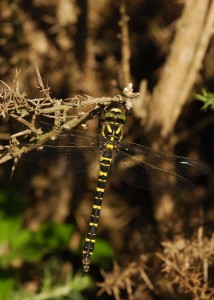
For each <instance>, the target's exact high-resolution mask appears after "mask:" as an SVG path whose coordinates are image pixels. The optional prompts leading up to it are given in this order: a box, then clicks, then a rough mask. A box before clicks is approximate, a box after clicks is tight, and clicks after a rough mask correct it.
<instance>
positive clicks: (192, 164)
mask: <svg viewBox="0 0 214 300" xmlns="http://www.w3.org/2000/svg"><path fill="white" fill-rule="evenodd" d="M120 150H122V151H123V152H124V153H127V154H130V155H131V156H132V157H134V158H135V161H137V162H141V163H142V162H144V163H146V164H147V165H150V166H151V168H152V167H155V168H159V169H162V170H163V171H165V172H169V173H173V174H175V175H181V176H197V175H203V174H207V173H208V171H209V168H208V167H207V165H205V164H204V163H202V162H200V161H196V160H190V159H188V158H186V157H182V156H176V155H171V154H167V153H162V152H155V151H153V150H152V149H150V148H147V147H145V146H141V145H138V144H135V143H128V142H124V141H122V142H121V143H120Z"/></svg>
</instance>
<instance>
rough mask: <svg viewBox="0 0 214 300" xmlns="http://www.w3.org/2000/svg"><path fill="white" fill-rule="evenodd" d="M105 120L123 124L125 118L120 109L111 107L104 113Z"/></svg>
mask: <svg viewBox="0 0 214 300" xmlns="http://www.w3.org/2000/svg"><path fill="white" fill-rule="evenodd" d="M105 120H106V121H108V122H117V123H120V124H125V122H126V116H125V114H124V113H123V112H122V110H121V109H120V108H116V107H112V108H110V109H109V110H108V111H107V112H106V113H105Z"/></svg>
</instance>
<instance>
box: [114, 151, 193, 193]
mask: <svg viewBox="0 0 214 300" xmlns="http://www.w3.org/2000/svg"><path fill="white" fill-rule="evenodd" d="M115 167H116V169H117V174H118V176H119V178H120V179H121V180H122V181H124V182H125V183H128V184H129V185H132V186H134V187H137V188H141V189H147V190H157V191H171V192H178V191H183V190H192V189H193V188H194V185H193V184H192V182H191V181H190V180H188V179H186V178H184V177H182V176H179V175H178V176H177V175H175V174H173V173H169V172H165V171H163V170H161V169H159V168H157V167H154V166H152V165H150V164H148V163H146V162H140V161H139V160H137V159H135V158H134V156H131V155H129V154H127V153H126V152H124V151H122V150H120V151H119V152H118V153H117V154H116V155H115V157H114V168H115Z"/></svg>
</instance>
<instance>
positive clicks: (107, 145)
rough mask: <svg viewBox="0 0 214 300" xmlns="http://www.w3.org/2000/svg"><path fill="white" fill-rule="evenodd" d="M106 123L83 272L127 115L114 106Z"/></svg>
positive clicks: (84, 251)
mask: <svg viewBox="0 0 214 300" xmlns="http://www.w3.org/2000/svg"><path fill="white" fill-rule="evenodd" d="M105 120H106V123H105V124H104V125H103V127H102V138H103V140H102V145H101V149H102V155H101V157H100V171H99V176H98V180H97V187H96V192H95V196H94V201H93V208H92V212H91V218H90V223H89V228H88V233H87V235H86V238H85V243H84V247H83V253H82V264H83V272H84V273H87V272H89V266H90V262H91V256H92V254H93V251H94V244H95V240H96V233H97V227H98V223H99V217H100V209H101V205H102V201H103V196H104V191H105V185H106V180H107V176H108V172H109V169H110V166H111V162H112V159H113V156H114V153H115V151H117V147H118V143H119V142H120V140H121V138H122V126H123V124H124V122H125V115H124V114H122V111H121V110H120V109H119V108H112V109H111V110H110V111H108V112H107V113H106V114H105Z"/></svg>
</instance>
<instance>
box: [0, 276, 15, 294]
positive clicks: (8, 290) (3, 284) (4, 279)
mask: <svg viewBox="0 0 214 300" xmlns="http://www.w3.org/2000/svg"><path fill="white" fill-rule="evenodd" d="M13 286H14V280H13V278H12V274H11V273H10V272H9V271H1V272H0V300H11V299H12V293H13Z"/></svg>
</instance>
